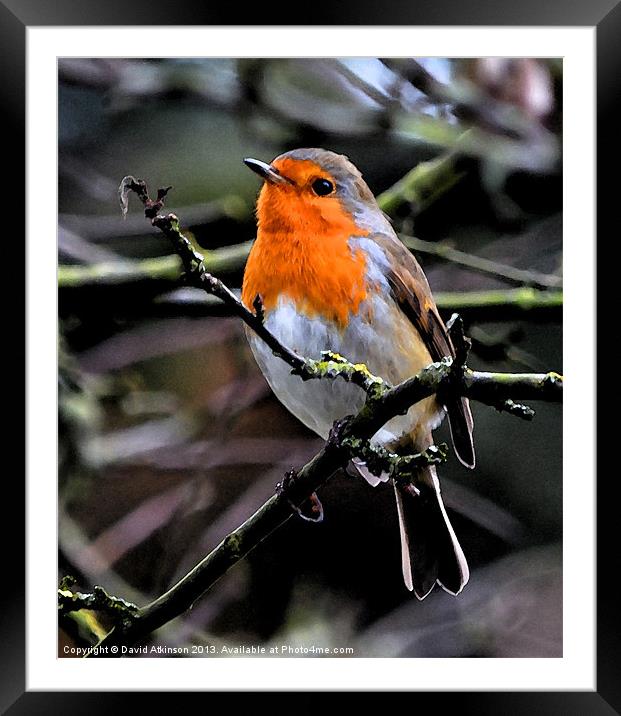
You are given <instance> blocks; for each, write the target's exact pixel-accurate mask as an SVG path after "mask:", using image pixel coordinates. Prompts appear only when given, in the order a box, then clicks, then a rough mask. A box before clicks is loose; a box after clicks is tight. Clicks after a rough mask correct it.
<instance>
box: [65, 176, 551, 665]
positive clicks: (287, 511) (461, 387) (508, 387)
mask: <svg viewBox="0 0 621 716" xmlns="http://www.w3.org/2000/svg"><path fill="white" fill-rule="evenodd" d="M123 186H125V187H127V189H128V191H136V192H137V193H138V195H139V196H140V198H141V200H142V201H143V204H144V205H145V214H146V215H147V216H148V217H149V218H151V220H152V223H153V224H154V226H157V227H158V228H159V229H160V230H161V231H162V232H163V233H164V234H165V235H166V236H167V237H168V238H169V239H170V240H171V242H172V244H173V246H174V248H175V250H176V251H177V252H178V253H179V255H180V257H181V260H182V263H183V265H184V268H185V270H186V274H187V279H188V280H189V281H190V283H192V284H193V285H198V286H201V287H202V288H203V289H204V290H205V291H207V292H208V293H210V294H212V295H215V296H217V297H218V298H221V300H222V301H224V302H225V303H227V305H229V306H230V307H231V308H232V309H234V311H235V312H236V313H237V314H238V315H239V316H240V317H241V318H242V319H243V320H244V322H245V323H246V324H247V325H248V326H249V327H250V328H251V329H252V330H254V331H256V332H257V334H258V335H259V336H260V337H262V338H263V340H265V342H266V343H267V344H268V345H269V346H270V348H271V349H272V350H273V351H274V353H275V354H276V355H277V356H279V357H280V358H281V359H282V360H284V361H285V362H286V363H288V364H289V365H290V366H291V367H292V368H293V372H294V373H297V374H298V375H300V376H301V377H302V378H303V379H310V378H324V379H338V378H340V379H344V380H348V381H350V382H353V383H355V384H357V385H359V386H360V387H361V388H362V389H364V390H365V392H366V400H365V404H364V407H363V408H362V410H361V411H360V412H359V413H358V414H357V415H355V416H348V417H346V418H344V419H343V420H341V421H337V423H335V425H334V426H333V428H332V430H331V432H330V436H329V438H328V440H327V442H326V444H325V445H324V447H323V448H322V450H321V451H320V452H319V453H318V454H317V455H316V456H315V457H314V458H313V459H312V460H310V461H309V462H308V463H307V464H306V465H304V467H302V468H301V469H300V470H299V471H297V472H292V473H291V477H290V479H289V480H288V483H287V487H286V492H285V491H284V490H280V491H278V492H277V493H276V494H275V495H274V496H273V497H271V498H270V499H269V500H267V502H265V504H263V505H262V506H261V507H260V508H259V509H258V510H257V511H256V512H255V513H254V514H253V515H252V516H251V517H250V518H249V519H248V520H246V521H245V522H244V523H243V524H242V525H241V526H240V527H238V528H237V529H235V530H234V531H233V532H231V533H230V534H229V535H228V536H227V537H225V539H224V540H223V541H222V542H221V543H220V544H219V545H218V546H217V547H216V548H215V549H214V550H213V551H212V552H211V553H210V554H209V555H207V556H206V557H205V558H204V559H203V560H202V561H201V562H200V563H199V564H197V565H196V566H195V567H194V568H193V569H192V570H191V571H190V572H189V573H188V574H186V575H185V576H184V577H183V578H182V579H181V580H179V582H177V584H175V585H174V586H173V587H172V588H171V589H170V590H168V592H166V593H165V594H163V595H162V596H160V597H159V598H157V599H156V600H154V601H153V602H151V603H150V604H148V605H147V606H145V607H143V608H141V609H138V610H137V611H134V610H133V609H123V615H122V618H121V619H120V620H119V622H118V623H117V624H116V625H115V626H114V627H113V628H112V630H111V631H110V632H109V633H108V635H107V636H106V637H105V638H104V639H103V640H102V641H101V642H100V646H102V647H110V648H112V647H115V646H118V645H121V644H123V645H129V644H133V643H135V642H136V641H140V640H141V639H143V638H145V637H146V636H147V635H148V634H150V633H151V632H152V631H154V630H155V629H158V628H159V627H161V626H163V625H164V624H166V623H167V622H169V621H170V620H171V619H173V618H175V617H177V616H179V615H180V614H182V613H183V612H185V611H186V610H187V609H189V608H190V607H191V606H192V604H193V603H194V602H195V601H196V600H197V599H198V598H199V597H200V596H201V595H202V594H203V593H204V592H205V591H206V590H207V589H209V588H210V587H211V586H212V585H213V584H215V582H216V581H217V580H218V579H220V578H221V577H222V576H223V575H224V574H225V573H226V572H227V571H228V570H229V569H230V568H231V567H232V566H233V565H234V564H236V563H237V562H238V561H239V560H240V559H242V558H243V557H244V556H245V555H246V554H248V552H250V550H252V549H253V548H254V547H255V546H256V545H258V544H259V543H260V542H261V541H263V540H264V539H265V538H266V537H268V536H269V535H270V534H271V533H272V532H273V531H274V530H275V529H277V528H278V527H279V526H280V525H282V524H283V523H284V522H286V521H287V520H288V519H289V518H290V517H291V516H292V514H293V513H294V512H295V511H296V508H298V507H299V506H300V505H302V504H303V503H304V502H305V501H306V500H307V499H308V498H309V496H311V495H313V493H314V492H315V491H316V490H317V489H318V488H319V487H320V486H321V485H323V484H324V483H325V482H326V481H327V480H328V479H329V478H330V476H331V475H333V474H334V472H336V471H337V470H338V469H339V468H342V467H344V466H345V465H346V464H347V462H348V461H349V460H350V458H351V457H352V454H365V455H366V456H369V455H371V453H373V457H374V458H375V459H377V460H378V461H380V462H381V464H380V465H378V466H377V467H379V468H380V469H382V468H383V467H385V466H386V460H388V461H389V463H390V464H391V466H392V465H395V466H398V465H399V463H398V462H395V461H394V459H393V458H394V457H395V456H392V455H391V454H389V453H387V451H384V452H381V451H377V450H373V449H372V448H371V447H370V445H369V442H368V441H369V440H370V439H371V438H372V437H373V435H375V433H376V432H377V431H378V430H379V429H380V428H381V427H382V426H383V425H384V424H385V423H386V422H388V421H389V420H390V419H392V418H393V417H395V416H397V415H403V414H405V413H406V412H407V411H408V409H409V408H410V406H411V405H413V404H415V403H417V402H419V401H420V400H423V399H425V398H427V397H429V396H431V395H433V394H434V393H438V394H440V395H442V394H445V393H447V392H449V391H450V392H452V393H457V394H461V395H466V396H469V397H471V398H473V399H475V400H481V401H483V402H485V403H487V404H490V405H494V406H496V407H498V406H505V409H507V408H506V405H507V401H508V400H523V399H524V400H537V399H538V400H549V401H560V400H561V399H562V378H561V376H559V375H557V374H554V373H548V374H544V375H541V374H524V375H516V374H497V373H480V372H477V371H472V370H470V369H468V368H466V367H465V365H464V361H465V359H466V357H467V352H468V347H469V342H468V339H467V338H466V337H465V336H464V334H463V325H462V323H461V321H459V320H458V319H457V318H453V319H452V320H451V321H450V331H451V335H452V337H453V341H454V343H455V345H456V351H457V358H456V360H455V361H453V360H452V359H451V358H448V357H447V358H444V359H443V360H442V361H440V362H438V363H433V364H432V365H430V366H428V367H426V368H424V369H423V370H422V371H420V373H419V374H418V375H416V376H413V377H412V378H409V379H408V380H406V381H404V382H403V383H401V384H399V385H397V386H395V387H392V388H391V387H389V386H388V385H387V384H386V383H384V382H383V381H382V380H381V379H380V378H377V377H375V376H373V375H372V374H371V373H369V371H368V370H367V369H366V367H365V366H364V365H352V364H350V363H349V362H347V361H346V360H345V359H344V358H343V357H342V356H339V355H337V354H333V353H324V354H323V356H322V360H321V361H313V360H307V359H304V358H302V357H301V356H298V355H297V354H296V353H294V352H292V351H290V350H288V349H287V348H285V347H284V346H282V345H281V344H280V342H279V341H277V339H276V338H275V337H274V336H273V335H272V334H271V333H270V332H269V331H268V330H267V329H266V328H265V326H264V324H263V320H262V318H263V316H262V313H263V311H262V302H261V300H260V298H257V299H256V300H255V302H254V304H255V305H254V307H255V309H256V314H254V313H252V312H251V311H249V310H248V309H247V308H246V307H245V306H243V304H241V302H240V301H239V300H238V299H237V298H236V297H235V296H234V294H233V293H232V292H231V291H230V290H229V289H228V288H227V287H226V286H225V285H224V284H222V282H220V281H218V279H216V278H214V277H213V276H211V275H210V274H208V273H207V272H206V270H205V266H204V263H203V258H202V256H201V255H200V254H198V253H197V252H196V251H195V250H194V248H193V247H192V245H191V244H190V242H189V241H188V240H187V239H186V238H185V237H184V236H183V235H182V234H181V232H180V230H179V221H178V219H177V217H175V216H174V215H172V214H169V215H167V216H160V215H158V214H157V211H158V210H159V208H161V203H162V201H163V196H164V195H165V192H162V191H160V192H158V198H157V199H156V200H155V201H152V200H150V199H149V197H148V194H147V192H146V185H145V184H144V182H137V181H136V180H134V179H133V178H131V177H126V179H125V180H124V182H123ZM121 198H122V202H123V199H124V200H125V202H124V203H125V206H126V205H127V204H126V200H127V196H125V197H123V196H122V197H121ZM158 204H159V206H158ZM427 452H428V454H421V455H419V456H413V457H412V460H413V461H418V460H426V461H428V462H437V461H438V459H442V454H441V451H440V452H438V451H437V450H436V451H427ZM396 457H398V456H396ZM67 586H68V585H67V584H63V585H61V589H62V591H63V594H62V598H63V603H64V605H65V606H64V608H65V609H66V608H67V603H69V604H71V603H72V601H73V595H72V593H71V592H70V590H68V588H67ZM88 596H89V595H80V597H79V598H78V600H77V601H80V602H82V603H90V602H89V600H88ZM105 596H106V597H107V599H105V600H104V607H106V608H107V607H110V605H112V608H114V607H116V606H117V603H120V602H121V601H122V600H116V598H110V597H109V595H105ZM130 606H131V607H133V605H130ZM103 653H106V654H108V653H114V652H113V651H111V652H109V651H108V649H102V650H100V651H96V652H93V655H95V656H97V655H100V654H103ZM116 653H117V654H119V652H118V650H117V652H116Z"/></svg>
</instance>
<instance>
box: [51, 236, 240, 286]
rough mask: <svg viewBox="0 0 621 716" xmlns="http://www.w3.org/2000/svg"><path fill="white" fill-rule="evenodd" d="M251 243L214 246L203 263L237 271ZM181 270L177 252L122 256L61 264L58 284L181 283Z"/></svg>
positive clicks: (214, 268)
mask: <svg viewBox="0 0 621 716" xmlns="http://www.w3.org/2000/svg"><path fill="white" fill-rule="evenodd" d="M251 246H252V241H246V242H244V243H242V244H237V245H235V246H225V247H223V248H219V249H213V250H211V251H208V252H206V255H205V256H204V258H203V264H204V265H205V268H206V269H208V270H209V271H214V272H216V273H226V272H230V271H235V270H237V269H239V268H241V267H242V266H243V265H244V264H245V262H246V259H247V258H248V253H249V252H250V247H251ZM180 271H181V260H180V258H179V256H178V255H176V254H171V255H169V256H158V257H155V258H150V259H119V260H117V261H104V262H101V263H93V264H88V265H86V266H73V265H72V266H67V265H61V266H59V267H58V286H59V288H75V287H78V286H84V285H89V286H92V285H95V286H116V285H118V284H123V283H136V282H139V281H168V282H170V283H175V284H177V283H178V282H179V273H180Z"/></svg>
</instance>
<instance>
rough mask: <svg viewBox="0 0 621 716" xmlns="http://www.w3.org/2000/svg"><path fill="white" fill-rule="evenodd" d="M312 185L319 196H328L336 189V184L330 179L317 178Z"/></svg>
mask: <svg viewBox="0 0 621 716" xmlns="http://www.w3.org/2000/svg"><path fill="white" fill-rule="evenodd" d="M311 187H312V189H313V191H314V192H315V194H317V196H327V195H328V194H332V192H333V191H334V184H333V183H332V182H331V181H328V179H315V181H314V182H313V183H312V184H311Z"/></svg>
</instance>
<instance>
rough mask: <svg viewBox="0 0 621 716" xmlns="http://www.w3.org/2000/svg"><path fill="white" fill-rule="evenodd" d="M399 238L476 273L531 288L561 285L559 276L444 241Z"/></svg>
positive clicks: (410, 245) (407, 237) (412, 237)
mask: <svg viewBox="0 0 621 716" xmlns="http://www.w3.org/2000/svg"><path fill="white" fill-rule="evenodd" d="M399 238H400V239H401V241H403V243H404V244H405V245H406V246H407V247H408V249H411V250H413V251H417V252H419V253H423V254H429V255H431V256H437V257H438V258H441V259H444V260H445V261H450V262H451V263H454V264H458V265H459V266H464V267H465V268H468V269H471V270H473V271H477V272H478V273H483V274H487V275H489V276H494V278H499V279H502V280H504V281H508V282H510V283H513V284H515V285H517V286H530V287H532V288H536V289H541V290H543V291H545V290H547V289H549V288H560V287H561V286H562V285H563V279H562V278H561V277H560V276H554V275H552V274H545V273H541V272H539V271H533V270H532V269H531V270H526V269H518V268H514V267H513V266H507V265H506V264H501V263H498V262H496V261H492V260H491V259H486V258H483V257H482V256H474V255H473V254H468V253H465V252H464V251H459V249H454V248H453V247H452V246H448V245H447V244H445V243H435V242H433V241H423V240H422V239H417V238H415V237H414V236H406V235H404V234H399Z"/></svg>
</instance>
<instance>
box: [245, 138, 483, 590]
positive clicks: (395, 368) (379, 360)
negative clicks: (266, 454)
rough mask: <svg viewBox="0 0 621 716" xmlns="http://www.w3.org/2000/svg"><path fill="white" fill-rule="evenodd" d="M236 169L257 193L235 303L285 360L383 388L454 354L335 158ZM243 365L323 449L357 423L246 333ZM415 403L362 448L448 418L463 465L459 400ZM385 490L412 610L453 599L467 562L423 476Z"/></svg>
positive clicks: (295, 156) (352, 175)
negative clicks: (443, 596) (329, 362)
mask: <svg viewBox="0 0 621 716" xmlns="http://www.w3.org/2000/svg"><path fill="white" fill-rule="evenodd" d="M244 163H245V164H246V166H247V167H248V168H250V169H251V170H252V171H253V172H255V173H256V174H258V175H259V177H260V178H261V179H262V180H263V184H262V186H261V188H260V190H259V193H258V197H257V202H256V218H257V235H256V240H255V241H254V243H253V245H252V248H251V250H250V253H249V256H248V260H247V263H246V266H245V269H244V277H243V282H242V294H241V299H242V302H243V304H244V305H245V306H246V307H247V308H248V309H250V310H252V307H253V306H255V307H256V305H257V303H256V301H257V297H259V299H260V305H261V308H262V312H263V320H264V324H265V327H266V328H267V329H268V330H269V331H270V332H271V333H272V334H273V335H274V336H276V338H278V340H279V341H280V342H281V343H282V344H283V345H285V346H287V347H288V348H290V349H292V350H294V351H296V352H297V353H298V354H300V355H303V356H305V357H309V358H318V357H319V356H320V355H321V353H322V351H331V352H334V353H337V354H339V355H341V356H344V357H345V358H347V359H348V360H349V361H351V362H352V363H364V364H365V365H366V367H367V368H368V370H369V371H370V372H371V373H373V374H374V375H377V376H379V377H381V378H382V379H383V380H384V381H386V382H387V383H389V384H391V385H396V384H398V383H400V382H402V381H403V380H405V379H407V378H409V377H411V376H413V375H415V374H417V373H418V372H419V371H420V370H421V369H423V368H424V367H426V366H427V365H429V364H431V363H433V362H436V361H439V360H441V359H442V358H443V357H445V356H450V357H453V356H454V355H455V349H454V346H453V344H452V342H451V338H450V336H449V333H448V331H447V328H446V326H445V324H444V322H443V321H442V318H441V317H440V314H439V312H438V309H437V307H436V304H435V301H434V299H433V296H432V293H431V289H430V287H429V283H428V282H427V279H426V277H425V274H424V273H423V270H422V268H421V267H420V265H419V264H418V262H417V260H416V258H415V257H414V256H413V254H412V253H411V252H410V251H409V250H408V249H407V248H406V247H405V246H404V244H403V243H402V242H401V241H400V240H399V238H398V237H397V234H396V233H395V231H394V229H393V226H392V224H391V222H390V220H389V218H388V217H387V216H386V215H385V214H384V213H383V212H382V210H381V209H380V207H379V206H378V203H377V200H376V198H375V197H374V195H373V193H372V192H371V190H370V189H369V187H368V185H367V184H366V182H365V181H364V179H363V177H362V174H361V172H360V171H359V170H358V169H357V168H356V166H354V164H353V163H352V162H351V161H350V160H349V159H348V158H347V157H346V156H344V155H342V154H337V153H335V152H332V151H329V150H327V149H321V148H300V149H294V150H291V151H288V152H285V153H284V154H281V155H279V156H278V157H276V158H275V159H274V160H272V161H271V162H270V163H266V162H263V161H260V160H258V159H252V158H246V159H244ZM245 328H246V335H247V338H248V341H249V344H250V348H251V351H252V353H253V355H254V358H255V360H256V362H257V364H258V366H259V368H260V370H261V371H262V373H263V375H264V376H265V378H266V380H267V382H268V384H269V386H270V387H271V389H272V391H273V392H274V394H275V395H276V397H277V398H278V400H279V401H280V402H281V403H282V404H283V405H284V406H285V407H286V408H287V409H288V410H289V411H290V412H291V413H293V415H294V416H296V417H297V418H298V419H299V420H300V421H301V422H302V423H304V425H306V426H307V427H308V428H310V430H312V431H314V432H315V433H317V434H318V435H319V436H321V437H322V438H324V439H327V438H328V435H329V433H330V429H331V427H332V426H333V424H334V423H335V421H337V420H340V419H342V418H343V417H344V416H346V415H351V414H355V413H357V412H358V411H359V410H360V409H361V408H362V407H363V405H364V401H365V397H366V396H365V394H364V391H363V390H362V389H361V388H360V387H359V386H357V385H354V384H352V383H348V382H345V381H340V380H318V381H306V382H305V381H303V380H302V378H301V377H299V376H297V375H293V374H292V373H291V369H290V367H289V366H288V365H286V364H285V363H284V362H283V361H282V360H281V359H280V358H279V357H277V356H275V355H274V354H273V353H272V351H271V350H270V348H269V347H268V346H267V345H266V344H265V343H264V342H263V340H262V339H261V338H259V337H258V336H257V335H256V334H255V333H254V332H253V331H252V330H250V329H248V327H247V326H246V327H245ZM443 400H444V404H442V403H441V402H439V400H438V398H437V397H436V396H435V395H434V396H430V397H429V398H427V399H425V400H423V401H421V402H419V403H417V404H415V405H413V406H412V407H411V408H410V409H409V410H408V412H407V414H405V415H401V416H397V417H395V418H393V419H391V420H390V421H389V422H387V423H386V424H385V425H384V426H383V427H382V428H381V429H380V430H379V431H378V432H377V433H376V434H375V435H374V436H373V438H372V439H371V443H372V444H373V445H381V446H383V447H386V448H388V449H390V450H393V451H396V452H400V453H402V454H408V453H412V452H421V451H424V450H425V449H427V448H428V447H429V446H430V445H432V444H433V436H432V431H433V430H434V429H435V428H437V427H438V426H439V425H440V423H441V422H442V420H443V419H444V416H445V415H446V414H448V420H449V424H450V429H451V438H452V443H453V448H454V450H455V453H456V455H457V457H458V458H459V460H460V461H461V462H462V463H463V464H464V465H465V466H466V467H468V468H473V467H474V465H475V454H474V443H473V437H472V435H473V420H472V414H471V410H470V407H469V403H468V400H467V399H466V398H465V397H459V396H454V397H446V398H443ZM349 471H352V472H355V473H357V474H359V475H362V477H364V478H365V479H366V480H367V482H368V483H369V484H370V485H372V486H374V487H376V486H378V485H379V484H380V483H383V482H386V481H388V480H389V479H390V478H389V477H388V476H387V475H386V474H382V475H375V474H373V473H372V472H371V471H370V470H369V469H368V468H367V467H366V465H365V464H364V462H363V461H361V460H360V459H353V460H352V462H351V463H350V465H349ZM391 481H392V482H393V489H394V493H395V497H396V503H397V510H396V512H397V517H398V522H399V526H400V539H401V557H402V559H401V562H402V572H403V580H404V584H405V587H406V588H407V589H408V590H409V591H411V592H412V591H413V592H414V594H415V595H416V597H417V598H418V599H424V598H425V597H426V596H427V595H428V594H429V593H430V592H431V591H432V590H433V589H434V587H435V585H436V584H438V585H440V587H442V588H443V589H444V590H445V591H446V592H449V593H450V594H454V595H457V594H459V593H460V592H461V591H462V589H463V588H464V586H465V585H466V583H467V582H468V579H469V569H468V563H467V561H466V558H465V556H464V552H463V550H462V548H461V546H460V544H459V541H458V539H457V536H456V534H455V531H454V529H453V527H452V525H451V522H450V520H449V517H448V515H447V512H446V509H445V506H444V503H443V500H442V495H441V491H440V483H439V480H438V476H437V472H436V468H435V466H434V465H428V466H425V467H424V468H421V469H420V470H419V471H418V472H417V474H416V476H415V479H414V480H413V481H412V484H408V483H407V482H406V483H404V482H403V481H401V480H399V481H395V480H391Z"/></svg>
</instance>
